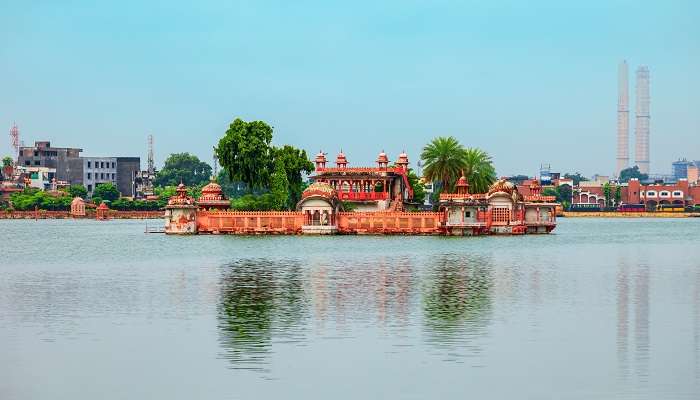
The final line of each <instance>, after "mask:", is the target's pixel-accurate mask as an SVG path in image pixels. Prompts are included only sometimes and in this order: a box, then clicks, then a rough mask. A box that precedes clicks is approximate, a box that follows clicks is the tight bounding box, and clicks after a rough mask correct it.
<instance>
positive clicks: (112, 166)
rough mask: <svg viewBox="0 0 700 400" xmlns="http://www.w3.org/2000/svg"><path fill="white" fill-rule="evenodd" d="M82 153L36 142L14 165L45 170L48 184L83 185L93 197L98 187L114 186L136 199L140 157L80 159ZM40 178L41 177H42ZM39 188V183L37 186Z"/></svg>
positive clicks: (23, 149) (23, 152)
mask: <svg viewBox="0 0 700 400" xmlns="http://www.w3.org/2000/svg"><path fill="white" fill-rule="evenodd" d="M82 151H83V149H79V148H71V147H52V146H51V142H48V141H38V142H35V143H34V146H33V147H21V148H20V152H19V156H18V158H17V165H18V166H20V167H24V168H30V167H31V168H47V169H48V170H47V171H42V173H44V172H45V173H46V175H47V178H48V180H49V182H51V181H52V180H53V179H54V178H55V179H56V181H58V182H59V183H61V184H63V183H65V184H69V185H83V186H85V189H87V191H88V193H89V194H90V195H92V193H93V192H94V191H95V187H96V186H97V185H99V184H101V183H112V184H114V185H115V186H116V187H117V189H118V190H119V192H120V193H121V194H122V196H127V197H134V196H135V195H136V181H137V176H138V174H139V171H140V169H141V159H140V158H139V157H82V156H81V155H80V153H81V152H82ZM42 178H43V175H42ZM37 185H39V183H37Z"/></svg>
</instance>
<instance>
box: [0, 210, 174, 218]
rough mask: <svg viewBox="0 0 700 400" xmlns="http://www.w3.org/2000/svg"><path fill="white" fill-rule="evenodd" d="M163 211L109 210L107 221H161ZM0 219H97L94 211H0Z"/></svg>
mask: <svg viewBox="0 0 700 400" xmlns="http://www.w3.org/2000/svg"><path fill="white" fill-rule="evenodd" d="M163 215H164V213H163V211H158V210H156V211H117V210H109V212H108V218H109V219H163ZM0 219H97V217H96V213H95V211H94V210H86V213H85V215H72V214H71V213H70V211H48V210H37V211H1V212H0Z"/></svg>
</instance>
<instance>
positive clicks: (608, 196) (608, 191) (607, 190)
mask: <svg viewBox="0 0 700 400" xmlns="http://www.w3.org/2000/svg"><path fill="white" fill-rule="evenodd" d="M603 197H605V207H610V206H611V202H612V187H611V186H610V183H609V182H605V184H604V185H603Z"/></svg>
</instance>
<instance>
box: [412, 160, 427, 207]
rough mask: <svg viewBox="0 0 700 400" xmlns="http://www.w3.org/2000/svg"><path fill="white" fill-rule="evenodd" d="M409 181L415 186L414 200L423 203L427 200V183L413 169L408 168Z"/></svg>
mask: <svg viewBox="0 0 700 400" xmlns="http://www.w3.org/2000/svg"><path fill="white" fill-rule="evenodd" d="M408 183H409V184H410V185H411V188H413V202H414V203H420V204H423V202H424V201H425V185H423V182H421V180H420V178H419V177H418V175H416V173H415V172H413V170H412V169H409V170H408Z"/></svg>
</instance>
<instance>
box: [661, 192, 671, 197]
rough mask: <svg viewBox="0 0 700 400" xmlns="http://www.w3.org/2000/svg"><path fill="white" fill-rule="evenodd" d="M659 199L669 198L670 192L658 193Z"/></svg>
mask: <svg viewBox="0 0 700 400" xmlns="http://www.w3.org/2000/svg"><path fill="white" fill-rule="evenodd" d="M659 197H671V192H669V191H668V190H662V191H661V192H659Z"/></svg>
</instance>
